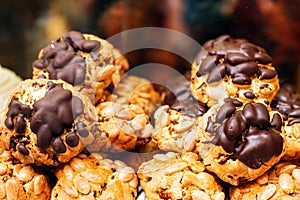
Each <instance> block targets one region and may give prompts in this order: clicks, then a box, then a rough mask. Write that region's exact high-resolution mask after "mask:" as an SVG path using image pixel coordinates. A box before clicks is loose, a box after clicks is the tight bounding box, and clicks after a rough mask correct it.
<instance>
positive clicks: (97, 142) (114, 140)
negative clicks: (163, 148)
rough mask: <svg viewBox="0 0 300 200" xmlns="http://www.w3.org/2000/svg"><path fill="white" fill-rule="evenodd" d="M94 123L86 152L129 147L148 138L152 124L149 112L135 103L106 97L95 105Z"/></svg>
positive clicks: (115, 150) (151, 130) (110, 150)
mask: <svg viewBox="0 0 300 200" xmlns="http://www.w3.org/2000/svg"><path fill="white" fill-rule="evenodd" d="M96 110H97V113H98V125H97V130H95V131H94V132H93V133H94V141H93V142H92V143H91V144H88V145H87V146H86V149H88V150H89V151H90V152H95V151H102V152H120V151H124V150H133V149H134V148H135V147H137V146H138V145H142V144H146V143H148V142H149V141H150V139H151V135H152V132H153V127H152V125H151V123H150V117H149V115H148V114H147V113H146V112H145V111H144V110H143V108H142V107H140V106H139V105H136V104H121V103H118V102H114V101H107V102H103V103H100V104H98V105H97V107H96Z"/></svg>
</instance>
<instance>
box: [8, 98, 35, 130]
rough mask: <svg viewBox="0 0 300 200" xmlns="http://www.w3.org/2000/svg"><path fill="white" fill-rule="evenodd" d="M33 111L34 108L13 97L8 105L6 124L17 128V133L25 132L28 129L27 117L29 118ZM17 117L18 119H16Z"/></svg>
mask: <svg viewBox="0 0 300 200" xmlns="http://www.w3.org/2000/svg"><path fill="white" fill-rule="evenodd" d="M31 113H32V109H31V108H30V107H29V106H27V105H24V104H22V103H21V102H19V101H18V100H17V99H12V100H11V101H10V103H9V105H8V111H7V113H6V119H5V122H4V124H5V126H6V127H7V128H8V129H10V130H13V129H14V128H16V133H20V134H21V133H24V132H25V129H26V121H25V118H29V117H30V115H31ZM15 118H16V120H14V119H15Z"/></svg>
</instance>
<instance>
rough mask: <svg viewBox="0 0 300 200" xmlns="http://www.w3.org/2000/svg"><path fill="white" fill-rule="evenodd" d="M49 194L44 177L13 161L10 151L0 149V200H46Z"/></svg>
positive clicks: (46, 180) (30, 168)
mask: <svg viewBox="0 0 300 200" xmlns="http://www.w3.org/2000/svg"><path fill="white" fill-rule="evenodd" d="M50 194H51V191H50V186H49V183H48V178H47V177H46V176H45V175H43V174H41V173H38V172H36V170H35V169H34V168H33V167H32V166H30V165H24V164H20V163H18V162H16V161H14V160H13V157H12V155H11V152H10V151H6V150H4V149H0V199H4V200H6V199H7V200H12V199H17V200H31V199H33V200H48V199H49V198H50Z"/></svg>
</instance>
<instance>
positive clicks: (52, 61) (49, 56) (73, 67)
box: [32, 31, 100, 85]
mask: <svg viewBox="0 0 300 200" xmlns="http://www.w3.org/2000/svg"><path fill="white" fill-rule="evenodd" d="M99 47H100V42H99V41H96V40H86V39H85V38H84V36H83V35H82V34H81V33H79V32H76V31H70V32H68V33H66V34H65V35H64V36H63V37H62V38H58V39H56V40H54V41H52V43H51V44H49V45H48V46H47V47H46V48H44V49H43V53H42V56H41V58H40V59H38V60H35V61H34V62H33V64H32V66H33V67H34V68H38V69H43V70H45V71H47V72H48V73H49V78H50V79H52V80H57V79H62V80H64V81H66V82H68V83H70V84H72V85H78V84H81V83H83V82H84V81H85V75H86V63H85V60H84V58H83V57H82V56H80V55H77V54H76V53H77V52H78V51H82V52H88V53H89V52H91V51H92V50H94V49H96V48H99Z"/></svg>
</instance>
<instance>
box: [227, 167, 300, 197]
mask: <svg viewBox="0 0 300 200" xmlns="http://www.w3.org/2000/svg"><path fill="white" fill-rule="evenodd" d="M230 199H232V200H242V199H267V200H278V199H281V200H296V199H300V164H299V162H279V163H278V164H276V165H275V166H274V167H273V168H272V169H271V170H269V171H268V172H267V173H265V174H263V175H262V176H260V177H259V178H257V179H256V180H255V181H252V182H249V183H247V184H245V185H242V186H239V187H231V188H230Z"/></svg>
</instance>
